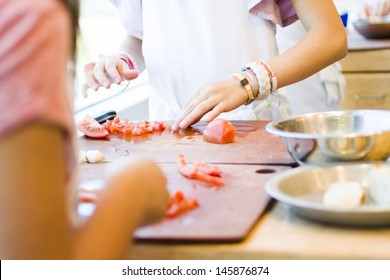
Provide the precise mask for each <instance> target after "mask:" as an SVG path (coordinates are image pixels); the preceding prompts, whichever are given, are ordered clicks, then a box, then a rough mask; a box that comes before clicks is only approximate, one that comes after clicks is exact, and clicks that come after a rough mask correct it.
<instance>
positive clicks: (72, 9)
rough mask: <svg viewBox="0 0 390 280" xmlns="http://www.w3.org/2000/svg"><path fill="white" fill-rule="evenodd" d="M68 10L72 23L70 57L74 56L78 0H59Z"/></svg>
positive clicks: (77, 22) (77, 29)
mask: <svg viewBox="0 0 390 280" xmlns="http://www.w3.org/2000/svg"><path fill="white" fill-rule="evenodd" d="M60 2H62V3H63V4H64V5H65V7H66V9H67V10H68V11H69V15H70V17H71V24H72V38H71V39H72V59H73V60H75V58H76V44H77V36H78V32H79V13H80V10H79V0H60Z"/></svg>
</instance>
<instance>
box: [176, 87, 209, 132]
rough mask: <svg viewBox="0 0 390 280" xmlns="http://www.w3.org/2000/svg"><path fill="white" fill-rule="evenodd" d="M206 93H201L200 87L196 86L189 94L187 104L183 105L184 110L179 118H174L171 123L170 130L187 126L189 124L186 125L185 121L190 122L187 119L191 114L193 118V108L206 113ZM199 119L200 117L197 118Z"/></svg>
mask: <svg viewBox="0 0 390 280" xmlns="http://www.w3.org/2000/svg"><path fill="white" fill-rule="evenodd" d="M207 98H208V97H207V95H206V94H202V88H201V87H199V88H197V89H196V90H195V91H194V93H192V94H191V97H190V98H189V101H188V103H187V105H186V106H185V107H184V112H183V114H181V116H180V117H179V118H177V119H176V120H175V122H174V123H173V124H172V127H171V130H172V131H177V130H179V129H180V128H187V127H188V126H189V125H190V124H188V125H187V123H189V122H190V120H189V119H188V118H189V116H190V115H192V118H194V110H195V109H196V108H197V107H198V108H197V112H204V111H205V113H207V111H206V110H207V107H206V105H207V104H204V102H205V101H206V100H207ZM199 119H201V117H200V118H199Z"/></svg>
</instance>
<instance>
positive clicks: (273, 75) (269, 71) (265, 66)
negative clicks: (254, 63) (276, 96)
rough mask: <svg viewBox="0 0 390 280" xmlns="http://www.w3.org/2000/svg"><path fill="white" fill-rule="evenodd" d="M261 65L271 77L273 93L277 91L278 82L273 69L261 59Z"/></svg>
mask: <svg viewBox="0 0 390 280" xmlns="http://www.w3.org/2000/svg"><path fill="white" fill-rule="evenodd" d="M259 61H260V63H261V64H262V65H263V66H264V68H265V69H266V70H267V71H268V74H269V76H270V77H271V91H275V90H276V89H277V88H278V80H277V79H276V75H275V72H274V71H272V69H271V67H270V66H269V64H268V63H267V62H265V61H264V60H261V59H259Z"/></svg>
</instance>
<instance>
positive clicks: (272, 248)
mask: <svg viewBox="0 0 390 280" xmlns="http://www.w3.org/2000/svg"><path fill="white" fill-rule="evenodd" d="M244 123H245V122H244ZM253 124H255V125H253ZM248 125H249V126H251V127H256V129H255V130H254V131H253V133H254V134H253V135H261V142H264V143H270V142H272V143H274V148H271V149H270V148H269V147H270V146H269V145H265V146H264V147H266V150H263V151H262V153H265V155H263V159H269V158H272V156H273V153H276V154H277V155H278V156H277V158H278V161H279V163H280V160H281V159H283V160H284V161H285V162H286V163H288V164H289V163H290V161H291V159H290V158H289V157H288V154H287V152H286V151H285V150H284V151H283V150H282V149H281V147H280V143H279V142H278V141H277V140H275V139H274V136H272V135H270V134H268V133H266V132H265V130H264V126H265V122H264V121H259V122H255V123H250V122H249V123H248ZM256 133H257V134H256ZM250 135H251V134H248V136H247V137H246V138H243V139H249V140H250V139H251V138H253V137H251V136H250ZM166 137H168V136H166ZM153 139H154V141H155V142H158V141H159V138H158V137H155V138H153ZM164 139H165V140H166V139H167V138H164V137H163V138H162V140H164ZM165 140H164V141H165ZM249 140H245V141H247V142H248V143H253V142H252V140H253V139H252V140H250V141H249ZM116 141H118V140H116ZM122 141H125V140H123V139H122ZM195 142H196V141H195ZM96 143H99V145H100V146H101V147H102V146H104V145H107V147H108V146H110V145H109V143H110V141H103V142H96V141H94V140H89V139H86V138H84V137H82V138H81V144H82V145H81V146H82V148H83V149H89V148H90V147H92V148H96V146H97V144H96ZM121 143H122V145H123V143H124V142H121ZM187 144H188V145H185V147H190V148H188V149H191V150H193V149H195V148H196V145H193V144H191V143H187ZM144 145H147V143H146V142H145V143H144ZM238 145H244V146H245V145H246V144H245V142H243V143H241V144H239V143H238ZM183 147H184V146H183ZM224 147H226V149H227V148H228V146H224ZM258 147H261V144H259V145H258ZM109 149H112V146H110V148H109ZM161 149H162V150H164V146H161ZM219 149H220V150H219V151H222V149H225V148H223V147H220V148H219ZM260 149H261V148H260ZM227 150H228V149H227ZM196 151H197V152H198V153H202V149H197V150H196ZM249 151H250V150H249ZM155 152H157V153H158V151H157V150H155ZM207 152H208V153H210V152H209V151H207ZM161 154H162V155H164V152H162V153H161ZM208 156H209V158H212V157H211V156H210V155H208ZM158 158H159V157H158V156H157V157H156V159H158ZM162 159H164V161H166V160H167V159H168V158H167V157H166V155H164V156H163V157H162ZM235 160H236V161H245V153H242V155H241V157H238V156H237V155H236V157H235ZM267 163H268V164H269V163H270V162H267ZM164 164H166V163H164ZM235 164H238V163H237V162H236V163H235ZM239 164H240V168H244V167H245V162H242V163H239ZM248 166H249V165H248ZM250 166H251V168H256V166H258V167H259V168H261V167H263V166H264V165H261V164H260V163H254V162H253V163H251V164H250ZM95 167H96V165H90V167H89V166H85V167H84V174H81V175H82V176H84V177H88V176H90V175H89V174H88V170H89V171H91V170H93V169H94V168H95ZM283 168H290V167H288V166H283ZM82 170H83V169H82ZM275 174H276V173H275ZM237 176H239V175H237ZM268 176H273V175H272V174H268ZM243 180H245V178H244V177H243ZM259 184H260V185H261V186H262V185H263V184H264V181H261V182H259ZM239 199H240V197H239V196H237V197H236V200H239ZM262 211H263V212H262V215H259V217H258V218H257V219H256V220H255V223H254V225H253V226H252V228H251V230H250V231H249V232H248V234H247V235H246V236H245V237H244V238H243V239H241V240H233V241H217V240H214V241H212V240H211V241H210V240H205V241H202V240H197V241H191V240H189V241H185V240H147V239H146V240H144V239H142V240H135V242H134V244H133V245H132V246H129V248H128V253H127V258H128V259H180V260H186V259H390V242H389V240H390V226H389V227H378V228H364V227H345V226H336V225H331V224H325V223H321V222H316V221H311V220H307V219H304V218H301V217H299V216H297V215H296V214H295V213H293V212H292V211H291V209H290V208H289V206H288V205H286V204H284V203H281V202H277V201H275V200H271V201H270V203H269V204H268V206H267V207H266V208H265V209H262ZM189 215H190V214H189Z"/></svg>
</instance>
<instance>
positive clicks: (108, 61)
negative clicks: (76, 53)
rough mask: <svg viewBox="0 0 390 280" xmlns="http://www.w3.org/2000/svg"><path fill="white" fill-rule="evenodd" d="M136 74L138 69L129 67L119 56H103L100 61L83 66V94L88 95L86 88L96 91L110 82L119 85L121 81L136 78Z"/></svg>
mask: <svg viewBox="0 0 390 280" xmlns="http://www.w3.org/2000/svg"><path fill="white" fill-rule="evenodd" d="M138 75H139V73H138V71H137V70H132V69H130V67H129V65H128V64H127V63H126V62H125V61H124V60H123V59H121V58H120V57H119V56H115V55H110V56H104V57H103V58H102V59H101V60H100V61H98V62H91V63H88V64H87V65H85V66H84V77H85V84H84V85H83V90H82V91H83V96H84V97H87V96H88V93H87V90H88V89H92V90H94V91H97V90H98V89H99V88H100V87H105V88H110V86H111V85H112V84H118V85H119V84H120V83H122V82H123V81H130V80H133V79H135V78H137V77H138Z"/></svg>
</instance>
